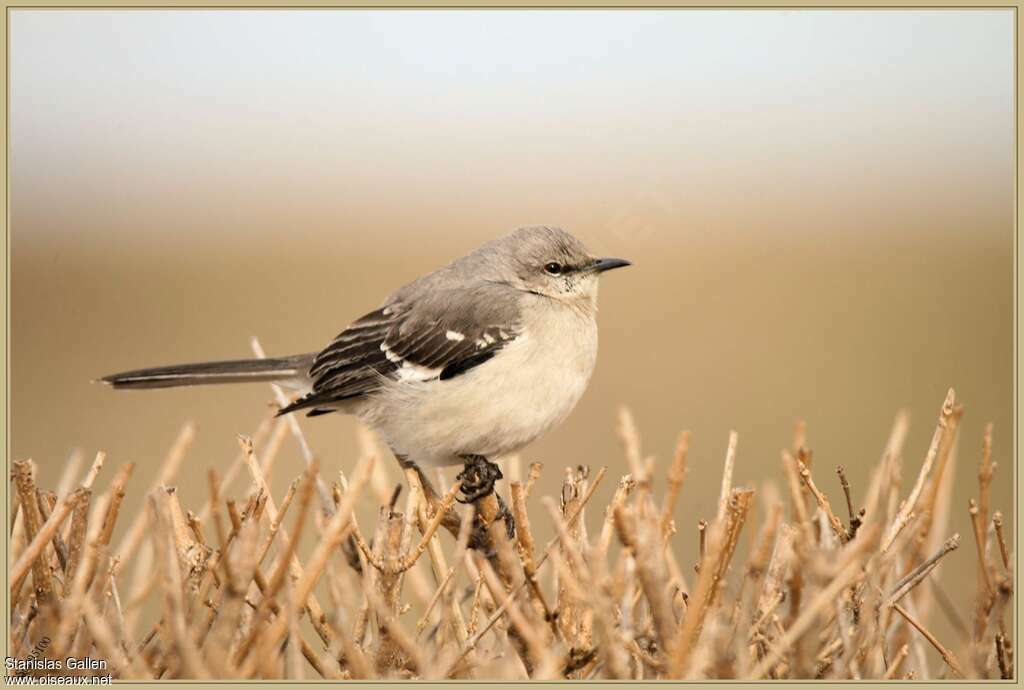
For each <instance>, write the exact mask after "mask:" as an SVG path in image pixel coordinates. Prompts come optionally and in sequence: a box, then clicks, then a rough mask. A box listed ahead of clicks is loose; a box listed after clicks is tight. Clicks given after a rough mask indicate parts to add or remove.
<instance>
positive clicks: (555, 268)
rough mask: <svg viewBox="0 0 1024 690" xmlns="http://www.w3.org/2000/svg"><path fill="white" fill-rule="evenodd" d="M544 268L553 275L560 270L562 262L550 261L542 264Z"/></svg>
mask: <svg viewBox="0 0 1024 690" xmlns="http://www.w3.org/2000/svg"><path fill="white" fill-rule="evenodd" d="M544 270H545V271H547V272H548V273H550V274H551V275H553V276H557V275H558V274H559V273H561V272H562V264H560V263H556V262H554V261H552V262H551V263H549V264H545V265H544Z"/></svg>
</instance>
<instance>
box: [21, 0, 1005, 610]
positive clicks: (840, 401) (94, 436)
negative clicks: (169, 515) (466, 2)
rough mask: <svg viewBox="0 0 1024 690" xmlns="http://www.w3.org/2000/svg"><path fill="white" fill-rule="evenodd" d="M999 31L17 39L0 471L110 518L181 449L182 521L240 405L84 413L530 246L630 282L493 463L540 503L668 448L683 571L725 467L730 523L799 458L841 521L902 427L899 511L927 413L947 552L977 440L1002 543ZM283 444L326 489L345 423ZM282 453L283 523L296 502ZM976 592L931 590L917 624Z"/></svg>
mask: <svg viewBox="0 0 1024 690" xmlns="http://www.w3.org/2000/svg"><path fill="white" fill-rule="evenodd" d="M1012 18H1013V15H1012V12H1011V11H881V12H867V11H836V12H821V11H805V12H798V11H749V12H733V11H728V12H727V11H714V12H709V11H607V12H597V11H587V12H562V11H558V12H556V11H543V12H539V11H538V12H525V11H524V12H504V11H478V12H468V11H458V12H456V11H432V12H410V11H382V12H364V11H305V12H300V11H288V12H281V11H254V12H228V11H225V12H213V11H202V12H186V11H176V12H163V11H146V12H139V11H92V12H72V11H40V12H36V11H24V10H16V11H14V12H13V23H12V34H11V36H12V43H11V50H12V53H11V55H12V68H13V69H12V90H11V98H12V129H11V133H12V150H11V153H12V181H11V190H12V212H11V217H12V247H13V249H12V252H13V253H12V305H11V324H12V330H11V337H12V349H11V352H12V355H11V366H12V369H11V372H12V379H11V380H12V405H11V409H12V413H11V414H12V429H11V439H10V443H11V449H12V452H13V456H14V457H16V458H22V457H29V456H30V457H33V458H35V460H36V461H37V462H38V463H39V465H40V468H41V474H42V483H43V484H44V485H50V486H52V485H53V484H54V483H55V481H56V478H57V477H58V476H59V474H60V470H61V468H62V466H63V463H64V461H65V459H66V458H67V456H68V454H69V453H70V452H71V451H72V449H74V448H79V449H81V450H83V451H84V452H85V453H87V454H88V457H90V458H91V456H92V454H93V453H95V452H96V451H97V450H100V449H102V450H105V451H107V453H108V454H109V459H108V463H110V464H111V465H112V466H116V465H117V464H120V463H123V462H127V461H135V462H136V463H138V467H137V469H136V476H135V478H134V479H133V483H134V484H135V485H136V487H137V489H141V488H142V487H144V486H148V485H149V483H150V482H151V481H152V480H153V477H154V476H155V468H156V466H157V465H158V464H159V463H160V462H161V460H162V458H163V456H164V454H165V452H166V450H167V449H168V447H169V446H170V444H171V443H172V441H173V439H174V437H175V435H176V433H177V431H178V429H179V428H180V427H181V425H182V423H183V422H184V421H185V420H186V419H192V420H195V422H196V424H197V427H198V438H197V441H196V444H195V447H194V449H193V451H192V452H191V454H190V456H189V459H188V460H187V464H186V469H185V472H184V474H183V477H182V479H181V490H182V497H183V502H184V503H185V504H186V505H192V504H195V503H197V502H199V501H201V500H203V499H204V498H205V495H206V485H205V476H206V469H207V468H208V467H211V466H213V467H218V468H221V470H222V471H223V469H224V468H225V467H226V466H227V464H228V463H229V461H230V459H231V458H232V457H233V456H234V455H235V453H236V451H237V442H236V439H235V435H236V434H238V433H249V434H251V433H252V432H253V430H254V429H255V427H256V425H257V423H258V421H259V419H260V418H261V416H262V415H263V414H264V413H265V411H266V409H267V404H268V401H269V400H270V392H269V390H268V389H267V387H265V386H261V385H255V386H243V387H222V388H204V389H184V390H171V391H153V392H126V393H114V392H112V391H110V390H107V389H106V388H104V387H102V386H100V385H98V384H92V383H90V381H91V380H92V379H94V378H96V377H98V376H101V375H104V374H108V373H111V372H114V371H119V370H123V369H129V368H136V367H142V366H149V365H159V364H167V363H172V362H180V361H190V360H201V359H212V358H235V357H240V356H247V355H248V353H249V344H248V343H249V337H250V336H252V335H257V336H259V337H260V339H261V340H262V343H263V345H264V347H265V348H266V350H267V351H268V353H270V354H290V353H294V352H303V351H311V350H315V349H317V348H319V347H322V346H323V345H325V344H326V343H327V341H328V340H329V339H330V338H331V337H332V336H333V335H334V334H335V333H337V332H338V331H340V330H341V329H342V328H343V327H344V326H345V325H346V324H347V323H348V322H349V321H351V320H353V319H355V318H357V317H359V316H360V315H362V314H363V313H365V312H367V311H369V310H371V309H372V308H374V307H375V306H376V305H377V304H378V303H379V302H380V301H381V300H382V299H383V298H384V297H385V296H386V295H387V293H388V292H390V291H391V290H392V289H394V288H395V287H397V286H399V285H400V284H401V283H403V282H406V281H408V280H411V279H413V278H415V277H416V276H417V275H419V274H421V273H423V272H426V271H429V270H432V269H434V268H436V267H438V266H439V265H441V264H442V263H445V262H446V261H448V260H450V259H451V258H453V257H455V256H457V255H460V254H463V253H465V252H467V251H469V250H471V249H472V248H474V247H475V246H476V245H478V244H479V243H480V242H482V241H484V240H486V239H488V238H491V237H494V236H496V235H498V234H501V233H504V232H506V231H508V230H510V229H512V228H513V227H515V226H517V225H520V224H530V223H548V224H554V225H561V226H562V227H565V228H566V229H568V230H570V231H571V232H573V233H575V234H577V235H578V236H580V237H581V238H583V239H584V240H585V241H586V242H587V243H588V244H589V245H590V247H591V248H592V249H593V250H594V251H595V252H599V253H606V254H610V255H615V256H624V257H627V258H629V259H631V260H633V262H634V266H633V267H632V268H629V269H627V270H624V271H621V272H616V273H614V274H612V275H609V276H608V277H607V279H606V280H605V281H604V282H603V285H602V295H601V318H600V327H601V354H600V357H599V362H598V367H597V370H596V373H595V375H594V379H593V382H592V384H591V386H590V389H589V391H588V393H587V394H586V396H585V397H584V398H583V400H582V401H581V403H580V404H579V407H578V408H577V410H576V411H575V412H574V414H573V415H572V416H571V417H570V418H569V420H568V421H567V422H566V423H565V424H564V425H563V426H562V427H560V428H559V429H557V430H555V431H554V432H553V433H551V434H550V436H549V437H547V438H545V439H544V440H542V441H540V442H538V443H536V444H535V445H534V446H532V447H530V448H529V449H527V451H526V452H525V453H524V459H525V460H527V461H533V460H540V461H543V462H544V463H545V466H546V472H545V478H544V483H543V484H542V487H541V490H542V491H543V492H550V493H554V492H555V491H556V490H557V487H558V482H559V481H560V479H559V478H560V474H561V471H560V470H561V468H562V467H563V466H564V465H566V464H570V463H571V464H576V463H589V464H591V465H593V466H595V467H596V466H599V465H602V464H608V465H610V467H611V474H612V476H611V477H610V478H609V480H608V481H607V482H606V483H605V486H604V487H602V489H601V491H600V492H599V493H598V494H597V496H596V497H595V500H596V501H597V503H599V504H603V503H604V502H605V501H606V500H607V497H608V496H609V495H610V492H611V490H612V488H613V486H614V484H615V481H614V477H615V476H617V475H619V474H621V473H623V472H625V471H626V470H625V464H624V460H623V459H622V453H621V451H620V448H619V446H618V442H617V439H616V435H615V418H616V410H617V408H618V406H619V405H622V404H625V405H628V406H629V407H630V408H631V409H632V410H633V412H634V414H635V417H636V419H637V422H638V424H639V427H640V430H641V432H642V434H643V442H644V448H645V451H646V452H648V453H653V454H656V456H657V457H658V458H659V460H661V461H662V465H661V468H662V471H663V470H664V467H665V463H666V462H667V460H668V459H669V458H670V457H671V452H672V449H673V447H674V443H675V439H676V436H677V434H678V433H679V431H680V430H682V429H690V430H691V431H692V432H693V441H692V451H691V456H690V474H689V477H688V479H687V483H686V485H685V487H684V490H683V494H682V501H681V504H680V509H679V511H678V514H677V521H678V522H679V524H680V528H681V530H682V534H681V536H680V549H681V550H682V552H683V553H684V554H686V555H685V556H684V559H685V560H684V562H691V561H693V560H694V558H695V548H696V547H695V542H696V530H695V527H694V525H695V524H696V522H697V520H698V519H699V518H702V517H709V516H710V515H712V514H713V512H714V510H715V501H716V499H717V495H718V483H719V481H720V472H721V461H722V458H723V456H724V452H725V446H726V441H727V437H728V432H729V430H730V429H735V430H737V431H738V432H739V452H738V461H737V467H736V479H737V481H738V482H739V483H750V484H754V485H756V486H761V484H762V482H763V481H764V480H766V479H768V478H781V476H782V475H781V472H780V468H781V466H780V462H779V450H780V448H782V447H784V446H788V445H789V444H790V442H791V439H792V429H793V425H794V422H795V421H796V420H798V419H804V420H806V421H807V424H808V428H809V432H808V433H809V444H810V445H811V447H812V448H813V449H814V451H815V464H816V467H818V468H819V469H818V471H817V473H816V476H817V479H818V484H819V485H820V486H822V488H823V489H825V490H826V491H827V492H829V494H830V495H831V496H832V498H833V503H837V504H840V505H841V493H840V491H839V486H838V482H837V480H836V478H835V475H834V473H833V469H834V466H835V465H836V464H843V465H845V466H846V468H847V469H848V473H849V475H850V479H851V482H852V484H853V488H854V497H855V499H856V500H860V498H861V497H862V496H863V489H864V487H865V485H866V477H867V471H868V468H869V467H870V466H873V465H874V463H876V462H877V460H878V457H879V455H880V453H881V450H882V447H883V445H884V443H885V440H886V437H887V434H888V432H889V428H890V425H891V423H892V420H893V417H894V415H895V413H896V411H897V410H898V409H900V408H907V409H908V410H910V412H911V421H912V427H911V434H910V436H909V438H908V442H907V446H906V458H905V463H906V465H905V466H906V467H907V470H906V475H907V476H905V482H906V483H907V484H909V482H910V481H911V477H912V476H913V475H916V472H917V468H918V467H919V466H920V462H921V460H922V458H923V457H924V454H925V450H926V448H927V444H928V441H929V439H930V437H931V434H932V431H933V429H934V423H935V418H936V415H937V412H938V409H939V406H940V404H941V401H942V398H943V396H944V394H945V391H946V389H947V388H948V387H950V386H953V387H955V388H956V390H957V394H958V398H959V399H960V400H961V401H962V402H963V403H964V404H965V406H966V414H965V416H964V419H963V422H962V425H961V436H960V442H959V447H958V450H959V464H958V467H957V472H958V481H957V484H956V488H955V493H954V497H953V500H954V506H955V507H956V512H955V515H954V519H953V524H952V525H951V529H952V530H956V531H959V532H960V533H961V534H962V535H963V536H964V538H965V539H969V535H970V527H969V521H968V519H967V511H966V505H967V500H968V498H969V497H971V496H973V495H976V493H977V488H976V480H975V472H976V463H977V460H978V458H979V456H980V448H981V432H982V429H983V426H984V424H985V423H986V422H988V421H992V422H994V423H995V459H996V460H997V462H998V463H999V470H998V472H997V475H996V486H995V490H994V496H993V504H994V507H997V508H1001V509H1003V510H1004V512H1008V513H1009V512H1012V510H1013V506H1012V505H1011V500H1012V489H1011V486H1012V471H1013V462H1012V455H1011V452H1012V419H1011V410H1012V398H1011V396H1012V382H1011V381H1012V379H1011V375H1012V323H1013V318H1012V298H1011V290H1012V281H1013V263H1012V238H1013V202H1014V197H1013V186H1012V185H1013V156H1012V144H1013V127H1012V90H1013V69H1012V55H1013V38H1012ZM302 424H303V428H304V429H305V430H306V432H307V434H308V437H309V439H310V443H311V445H312V447H313V449H314V451H315V453H316V454H317V455H318V456H319V457H321V458H322V461H323V469H324V472H325V474H326V475H328V476H332V475H333V473H334V472H335V471H336V470H337V469H338V468H345V469H351V465H352V463H353V460H354V458H355V457H356V453H357V445H356V440H355V434H354V429H355V427H354V422H353V421H352V420H351V419H348V418H344V417H340V416H331V417H323V418H318V419H315V420H304V419H303V420H302ZM284 452H285V453H286V454H287V455H286V456H284V457H283V458H282V459H281V460H280V461H279V462H278V464H277V467H276V475H275V482H276V486H277V487H278V489H279V490H283V487H284V486H285V482H287V481H288V480H289V479H291V477H293V476H295V475H297V474H298V473H299V472H300V470H301V466H302V463H301V460H300V456H299V454H298V451H297V448H295V447H294V444H291V442H289V445H287V446H286V447H285V451H284ZM389 462H390V461H389ZM129 498H130V500H134V501H138V500H139V499H140V498H141V491H139V492H137V493H135V494H132V493H131V492H130V493H129ZM370 507H371V506H364V509H369V508H370ZM134 508H135V506H133V505H131V504H130V503H129V505H127V506H126V508H125V510H128V511H132V510H134ZM762 508H763V506H762ZM129 514H130V513H129ZM590 518H591V522H592V523H593V524H594V525H596V524H597V521H598V520H599V519H600V515H599V513H598V511H594V512H593V513H592V514H591V516H590ZM1010 524H1014V523H1013V522H1010ZM121 528H122V529H123V528H124V525H121ZM965 543H968V544H969V543H970V542H965ZM972 548H973V547H972ZM974 562H975V561H974V557H973V553H972V550H971V548H963V549H961V550H960V551H959V552H958V553H956V554H954V555H953V556H952V557H950V558H949V559H948V560H947V561H945V564H944V565H943V570H944V572H943V575H942V577H943V579H944V582H945V583H946V585H947V588H948V591H955V590H956V588H957V587H962V586H967V585H968V584H969V585H970V586H971V587H973V577H974V571H973V565H974ZM965 603H968V602H966V600H965ZM961 614H962V615H963V616H964V617H965V618H967V617H969V611H968V610H967V608H966V607H965V609H964V610H963V611H961ZM935 615H936V616H939V614H935ZM943 623H944V622H943V621H942V619H941V616H939V618H938V620H937V625H939V626H940V627H939V629H940V630H941V629H943V628H942V626H943Z"/></svg>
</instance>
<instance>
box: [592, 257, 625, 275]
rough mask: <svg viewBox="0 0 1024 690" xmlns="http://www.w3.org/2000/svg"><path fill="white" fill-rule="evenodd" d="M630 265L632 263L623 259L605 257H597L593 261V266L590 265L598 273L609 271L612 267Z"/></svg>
mask: <svg viewBox="0 0 1024 690" xmlns="http://www.w3.org/2000/svg"><path fill="white" fill-rule="evenodd" d="M631 265H632V264H631V263H630V262H628V261H626V260H625V259H612V258H607V259H598V260H597V261H595V262H594V264H593V266H591V269H592V270H594V271H596V272H598V273H604V272H605V271H610V270H612V269H613V268H622V267H623V266H631Z"/></svg>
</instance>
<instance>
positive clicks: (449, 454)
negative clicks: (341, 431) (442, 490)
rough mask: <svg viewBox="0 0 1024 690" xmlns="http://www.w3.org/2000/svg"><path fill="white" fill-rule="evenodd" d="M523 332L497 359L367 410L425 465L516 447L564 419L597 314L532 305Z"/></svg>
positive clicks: (400, 386)
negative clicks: (538, 307)
mask: <svg viewBox="0 0 1024 690" xmlns="http://www.w3.org/2000/svg"><path fill="white" fill-rule="evenodd" d="M530 313H531V314H533V318H531V319H530V320H529V321H527V322H525V323H524V324H523V332H522V334H521V335H520V336H519V337H517V338H516V339H515V340H514V341H513V342H511V343H510V344H509V345H507V346H506V347H505V348H503V349H502V350H501V351H500V352H499V353H498V354H497V355H496V356H495V357H493V358H492V359H490V360H489V361H487V362H485V363H484V364H482V365H480V366H478V367H475V368H473V369H471V370H469V371H468V372H466V373H465V374H462V375H461V376H457V377H455V378H453V379H449V380H446V381H440V380H437V379H435V380H432V381H425V382H396V383H395V384H392V385H389V386H388V387H387V389H386V391H384V392H383V393H382V394H381V395H379V396H375V400H374V403H373V404H372V405H368V406H367V407H366V408H365V409H364V410H363V411H361V412H362V413H361V415H360V416H362V417H363V418H364V419H365V421H366V422H367V423H369V424H370V425H371V426H373V427H375V428H376V429H377V430H378V431H379V432H380V433H381V435H382V436H383V437H384V438H385V440H386V441H387V442H388V443H389V444H390V445H391V446H392V448H394V449H395V450H396V452H400V453H402V454H404V455H407V456H408V457H409V459H410V460H413V461H415V462H417V463H418V464H420V465H421V466H436V465H453V464H459V463H461V462H462V460H461V459H460V457H459V456H462V455H470V454H477V455H483V456H485V457H498V456H501V455H506V454H508V453H512V452H515V451H516V450H518V449H520V448H522V447H523V446H525V445H526V444H528V443H530V442H531V441H533V440H535V439H536V438H538V437H539V436H541V435H542V434H544V433H545V432H546V431H548V430H549V429H551V428H552V427H553V426H555V425H556V424H558V423H559V422H561V421H562V420H563V419H565V417H566V415H568V414H569V412H571V411H572V409H573V407H575V405H576V403H577V402H578V401H579V399H580V396H582V395H583V391H584V390H586V387H587V383H588V382H589V381H590V375H591V373H592V372H593V369H594V363H595V361H596V359H597V323H596V321H595V318H594V316H595V315H594V314H593V313H592V312H583V311H578V310H576V309H573V308H567V307H564V306H560V305H550V306H545V307H544V308H540V309H532V310H530Z"/></svg>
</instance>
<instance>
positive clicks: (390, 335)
mask: <svg viewBox="0 0 1024 690" xmlns="http://www.w3.org/2000/svg"><path fill="white" fill-rule="evenodd" d="M519 333H520V327H519V319H518V311H517V309H516V308H515V302H514V300H513V299H512V298H511V296H509V295H507V294H504V293H503V292H501V291H498V292H495V291H492V290H489V289H486V288H484V289H478V290H474V291H472V292H468V291H466V290H435V291H433V292H432V293H431V294H430V295H429V297H427V298H425V299H422V300H419V301H417V302H415V303H409V302H400V301H392V302H389V303H388V304H387V305H386V306H384V307H382V308H381V309H378V310H377V311H374V312H371V313H369V314H367V315H366V316H364V317H362V318H361V319H359V320H358V321H355V322H354V323H352V325H351V326H349V327H348V328H346V329H345V330H344V331H342V332H341V333H339V334H338V335H337V336H336V337H335V338H334V340H332V341H331V343H330V344H329V345H328V346H327V347H326V348H324V349H323V350H322V351H321V352H320V353H318V354H317V355H316V357H315V358H314V360H313V364H312V366H311V367H310V369H309V376H310V379H311V380H312V382H313V391H312V392H311V393H310V394H309V395H306V396H305V397H303V398H300V399H299V400H296V401H295V402H294V403H292V404H291V405H289V406H287V407H285V408H284V409H282V410H281V414H285V413H287V412H293V411H295V410H301V409H307V408H313V412H311V413H310V414H321V413H323V412H326V411H328V410H329V408H330V407H331V406H332V405H333V404H335V403H338V402H341V401H344V400H350V399H353V398H358V397H360V396H363V395H367V394H370V393H373V392H376V391H378V390H379V389H380V388H381V387H383V386H385V385H387V383H388V382H389V381H429V380H433V379H438V380H440V381H447V380H450V379H452V378H455V377H457V376H459V375H460V374H464V373H465V372H467V371H469V370H471V369H472V368H474V367H477V366H479V365H481V364H483V363H484V362H486V361H487V360H489V359H490V358H492V357H494V355H496V354H497V353H498V352H499V351H500V350H501V349H502V348H503V347H504V346H505V345H507V344H508V343H510V342H512V341H513V340H514V339H515V338H516V337H517V336H518V335H519Z"/></svg>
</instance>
